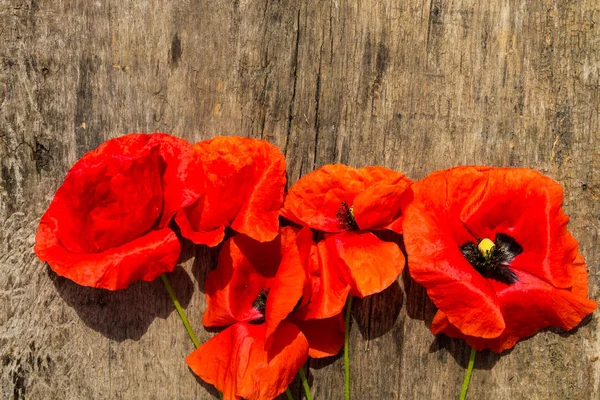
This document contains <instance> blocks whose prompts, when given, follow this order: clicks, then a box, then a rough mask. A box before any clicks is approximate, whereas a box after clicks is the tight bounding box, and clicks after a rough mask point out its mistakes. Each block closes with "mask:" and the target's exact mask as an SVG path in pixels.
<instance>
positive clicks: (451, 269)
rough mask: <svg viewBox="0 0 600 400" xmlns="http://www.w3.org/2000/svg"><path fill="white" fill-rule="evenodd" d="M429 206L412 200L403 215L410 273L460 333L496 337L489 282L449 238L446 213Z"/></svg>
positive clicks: (498, 326)
mask: <svg viewBox="0 0 600 400" xmlns="http://www.w3.org/2000/svg"><path fill="white" fill-rule="evenodd" d="M415 185H416V184H415ZM435 193H438V192H432V194H433V195H435ZM415 199H416V197H415ZM415 201H416V200H415ZM430 209H431V208H430V204H423V203H413V204H412V205H411V206H409V207H408V208H407V210H406V213H405V216H404V225H403V226H404V245H405V247H406V253H407V255H408V259H409V269H410V274H411V276H412V277H413V279H414V280H415V281H417V282H418V283H420V284H421V285H423V286H425V288H426V289H427V293H428V294H429V297H431V300H432V301H433V302H434V303H435V305H436V306H437V307H438V308H439V309H440V310H441V311H443V312H444V313H445V314H446V315H448V318H449V319H450V322H451V323H452V324H454V325H456V326H458V327H460V329H461V330H462V331H463V332H465V333H467V334H469V335H473V336H481V337H486V338H493V337H497V336H498V335H500V334H501V333H502V331H503V330H504V328H505V323H504V319H503V317H502V313H501V311H500V307H499V304H498V300H497V298H496V295H495V293H494V291H493V289H492V287H491V286H490V285H489V284H488V282H487V280H486V279H485V278H484V277H483V276H481V275H480V274H479V272H477V270H475V269H474V268H473V267H472V266H471V264H469V262H468V261H467V260H466V259H465V257H464V256H463V254H462V253H461V251H460V249H459V247H458V245H457V244H456V242H455V241H454V240H452V232H450V231H449V229H450V228H449V227H448V225H447V224H445V222H446V220H445V218H446V215H445V214H441V215H437V214H435V213H433V214H432V213H430V212H429V211H430Z"/></svg>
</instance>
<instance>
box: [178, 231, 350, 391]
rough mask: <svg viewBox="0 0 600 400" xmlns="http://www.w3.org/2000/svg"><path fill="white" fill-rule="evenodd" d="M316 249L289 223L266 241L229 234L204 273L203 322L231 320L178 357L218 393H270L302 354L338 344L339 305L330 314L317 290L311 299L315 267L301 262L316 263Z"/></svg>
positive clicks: (333, 349)
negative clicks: (216, 260)
mask: <svg viewBox="0 0 600 400" xmlns="http://www.w3.org/2000/svg"><path fill="white" fill-rule="evenodd" d="M316 253H317V249H316V245H315V244H314V242H313V241H312V237H311V232H310V230H309V229H305V230H303V231H301V232H300V233H297V231H296V230H295V229H294V228H291V227H285V228H282V229H281V233H280V234H279V235H278V236H277V237H276V238H275V239H274V240H273V241H271V242H263V243H261V242H258V241H255V240H254V239H251V238H249V237H247V236H244V235H236V236H234V237H232V238H231V239H229V240H227V241H226V242H225V243H224V245H223V248H222V249H221V253H220V256H219V263H218V266H217V268H216V269H215V270H214V271H211V272H209V274H208V276H207V279H206V283H205V292H206V300H207V309H206V312H205V313H204V318H203V323H204V325H206V326H227V325H231V326H230V327H229V328H227V329H225V330H224V331H223V332H220V333H219V334H217V335H216V336H215V337H213V338H212V339H210V340H209V341H207V342H206V343H205V344H203V345H202V346H201V347H200V348H199V349H197V350H196V351H194V352H193V353H192V354H191V355H190V356H188V358H187V360H186V362H187V363H188V365H189V366H190V368H192V370H193V371H194V373H196V374H197V375H198V376H200V377H201V378H202V379H203V380H205V381H206V382H208V383H211V384H213V385H214V386H215V387H217V388H218V389H219V390H220V391H222V392H223V396H224V399H225V400H228V399H239V398H244V399H247V400H255V399H272V398H275V397H276V396H277V395H279V394H280V393H282V392H284V391H285V389H286V388H287V387H288V385H289V384H290V383H291V381H292V380H293V378H294V376H295V374H296V373H297V372H298V370H299V369H300V367H301V366H302V365H303V364H304V363H305V362H306V360H307V358H308V356H309V355H310V356H312V357H326V356H331V355H335V354H337V353H338V352H339V350H340V349H341V347H342V345H343V341H344V327H343V320H342V316H341V314H340V313H339V311H340V310H341V307H340V308H339V309H337V315H336V314H331V315H330V314H329V312H335V311H336V310H333V311H331V310H330V309H329V308H328V305H327V304H324V302H323V301H322V297H316V296H315V297H314V298H313V293H318V292H319V290H318V288H316V290H315V286H314V285H313V280H312V279H311V276H312V277H313V278H315V277H316V274H317V272H316V271H317V269H318V267H317V266H315V265H306V264H305V263H309V264H312V263H314V262H318V258H319V257H318V256H317V255H316ZM342 307H343V304H342ZM313 308H315V309H318V310H316V311H313V310H312V309H313ZM328 310H329V311H328ZM307 314H318V315H320V316H322V317H323V319H318V320H317V319H308V318H307ZM326 317H328V318H326Z"/></svg>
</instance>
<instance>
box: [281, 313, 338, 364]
mask: <svg viewBox="0 0 600 400" xmlns="http://www.w3.org/2000/svg"><path fill="white" fill-rule="evenodd" d="M291 320H292V321H293V322H294V323H295V324H296V325H297V326H298V328H300V330H301V331H302V333H303V334H304V336H306V339H307V340H308V346H309V349H308V355H309V356H310V357H313V358H323V357H331V356H335V355H337V354H338V353H339V352H340V350H341V349H342V347H343V346H344V317H343V315H342V314H341V313H340V314H337V315H336V316H334V317H331V318H327V319H311V320H306V321H303V320H299V319H296V318H293V317H292V318H291Z"/></svg>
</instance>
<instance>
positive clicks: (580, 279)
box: [403, 167, 596, 352]
mask: <svg viewBox="0 0 600 400" xmlns="http://www.w3.org/2000/svg"><path fill="white" fill-rule="evenodd" d="M412 190H413V192H414V199H413V202H412V203H411V204H410V205H409V206H408V207H407V208H406V211H405V219H404V224H403V229H404V243H405V246H406V252H407V255H408V260H409V269H410V273H411V275H412V277H413V278H414V279H415V281H417V282H419V283H420V284H422V285H423V286H425V288H426V289H427V293H428V294H429V296H430V297H431V299H432V300H433V302H434V303H435V305H436V306H437V307H438V309H439V311H438V314H437V315H436V316H435V318H434V320H433V324H432V331H433V332H434V333H439V332H443V333H445V334H447V335H448V336H452V337H459V338H464V339H466V341H467V343H468V344H469V345H470V346H472V347H474V348H475V349H477V350H481V349H483V348H490V349H492V350H494V351H496V352H501V351H503V350H506V349H509V348H511V347H513V346H514V345H515V343H516V342H517V341H518V340H519V339H521V338H525V337H528V336H531V335H533V334H535V333H536V332H538V331H539V330H541V329H543V328H546V327H548V326H559V327H561V328H563V329H567V330H568V329H572V328H573V327H575V326H576V325H577V324H579V323H580V322H581V320H582V319H583V318H584V317H585V316H586V315H588V314H590V313H591V312H592V311H593V310H594V309H595V308H596V303H595V302H594V301H591V300H589V299H588V298H587V272H586V268H585V263H584V261H583V258H582V257H581V255H579V253H578V251H577V241H576V240H575V239H574V238H573V237H572V236H571V234H570V233H569V232H568V231H567V222H568V217H567V216H565V214H564V212H563V210H562V208H561V205H562V199H563V194H562V189H561V187H560V185H559V184H558V183H556V182H554V181H553V180H551V179H550V178H547V177H544V176H543V175H541V174H539V173H538V172H535V171H532V170H528V169H503V168H488V167H459V168H453V169H450V170H447V171H439V172H435V173H433V174H431V175H429V176H428V177H426V178H425V179H423V180H421V181H419V182H417V183H415V184H414V185H413V186H412Z"/></svg>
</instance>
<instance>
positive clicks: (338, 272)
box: [295, 241, 350, 320]
mask: <svg viewBox="0 0 600 400" xmlns="http://www.w3.org/2000/svg"><path fill="white" fill-rule="evenodd" d="M314 250H315V251H313V253H312V256H311V259H312V261H311V264H310V265H311V269H310V273H309V282H310V297H309V300H310V301H309V302H308V303H307V304H305V305H303V307H301V308H300V309H299V310H298V311H297V312H296V313H295V318H297V319H302V320H309V319H323V318H330V317H332V316H335V315H337V314H339V313H340V312H341V311H342V309H343V308H344V305H345V304H346V299H347V298H348V293H349V292H350V285H349V284H348V283H347V279H346V278H345V276H346V273H345V267H344V266H343V265H341V263H340V261H339V259H338V257H337V256H336V255H335V254H331V250H329V249H328V247H327V246H326V243H325V242H324V241H321V242H319V244H318V245H317V246H316V249H314Z"/></svg>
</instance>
